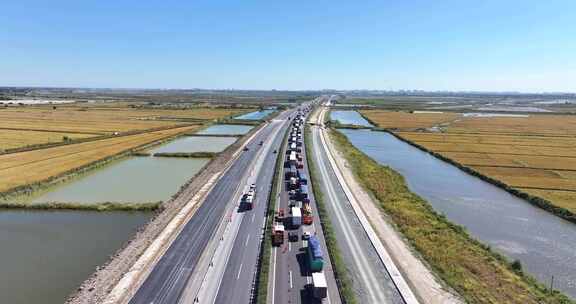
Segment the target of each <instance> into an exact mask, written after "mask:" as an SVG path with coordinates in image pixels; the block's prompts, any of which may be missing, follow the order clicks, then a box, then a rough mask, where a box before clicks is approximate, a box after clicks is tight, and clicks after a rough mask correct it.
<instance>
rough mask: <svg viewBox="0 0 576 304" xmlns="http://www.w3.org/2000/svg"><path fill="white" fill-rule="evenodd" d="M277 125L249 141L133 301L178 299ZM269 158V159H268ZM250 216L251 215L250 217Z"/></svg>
mask: <svg viewBox="0 0 576 304" xmlns="http://www.w3.org/2000/svg"><path fill="white" fill-rule="evenodd" d="M287 115H289V113H282V114H280V115H279V116H278V117H277V119H282V118H284V117H285V116H287ZM278 126H279V124H274V123H271V124H269V125H267V126H265V127H264V128H263V129H262V130H261V131H260V132H259V133H258V134H257V135H256V136H255V137H254V138H253V139H252V140H251V142H250V143H248V147H249V150H248V151H245V152H243V153H242V154H241V155H240V156H239V157H238V159H237V160H236V161H235V162H234V163H233V164H232V166H231V167H230V168H229V169H228V170H227V171H226V172H225V173H224V175H223V176H222V177H221V178H220V180H219V181H218V182H217V183H216V185H215V186H214V188H213V189H212V191H210V193H209V194H208V195H207V196H206V199H205V200H204V202H203V203H202V205H201V206H200V207H199V208H198V210H197V211H196V213H195V214H194V216H193V217H192V218H191V219H190V221H188V223H186V225H185V226H184V227H183V229H182V231H181V232H180V234H179V235H178V236H177V238H176V239H175V240H174V242H173V243H172V244H171V245H170V247H169V248H168V250H167V251H166V252H165V254H164V255H163V256H162V257H161V258H160V260H159V261H158V263H157V264H156V265H155V266H154V268H153V270H152V272H151V273H150V275H149V276H148V277H147V278H146V280H145V281H144V283H143V284H142V285H141V286H140V288H139V289H138V290H137V292H136V293H135V294H134V296H133V297H132V299H131V300H130V303H132V304H143V303H147V304H148V303H149V304H152V303H153V304H162V303H165V304H168V303H170V304H174V303H178V302H179V299H180V297H181V295H182V293H183V290H184V289H185V287H186V285H187V282H188V280H189V278H190V276H191V275H192V273H193V272H194V271H195V270H196V268H197V266H198V261H199V259H200V257H201V255H202V253H203V252H204V250H205V249H206V247H207V244H208V242H209V241H210V239H211V238H212V237H213V236H214V234H215V231H216V229H217V228H218V226H219V224H220V223H221V222H222V220H223V218H224V216H225V210H226V209H227V207H228V206H229V204H233V203H235V202H234V194H235V193H236V192H237V190H238V189H239V187H241V186H243V185H241V184H240V183H241V181H242V180H243V179H245V177H246V175H247V174H250V172H249V168H250V167H251V165H252V162H253V160H254V158H255V156H256V153H257V151H258V145H257V143H259V142H260V141H267V140H275V139H274V138H270V136H271V134H281V133H280V132H276V133H275V132H273V131H274V128H277V127H278ZM277 136H281V135H277ZM267 161H268V162H269V161H270V160H269V159H267ZM264 167H265V166H264ZM271 168H273V165H272V166H271ZM263 171H266V170H263ZM261 191H263V189H261ZM268 191H269V189H268ZM257 212H258V211H257ZM255 214H257V213H255ZM262 216H263V213H262V212H261V213H260V217H262ZM248 218H249V219H250V217H248ZM238 303H240V302H238Z"/></svg>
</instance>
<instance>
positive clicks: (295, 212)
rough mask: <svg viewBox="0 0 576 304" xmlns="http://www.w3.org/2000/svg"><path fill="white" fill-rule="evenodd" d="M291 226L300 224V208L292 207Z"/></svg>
mask: <svg viewBox="0 0 576 304" xmlns="http://www.w3.org/2000/svg"><path fill="white" fill-rule="evenodd" d="M291 213H292V226H293V227H299V226H300V225H302V211H301V210H300V208H297V207H292V212H291Z"/></svg>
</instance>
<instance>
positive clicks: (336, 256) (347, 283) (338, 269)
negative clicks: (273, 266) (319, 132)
mask: <svg viewBox="0 0 576 304" xmlns="http://www.w3.org/2000/svg"><path fill="white" fill-rule="evenodd" d="M304 132H305V136H304V141H305V145H306V155H307V156H308V157H307V161H308V169H309V170H310V179H311V183H312V191H313V192H314V198H315V199H316V206H317V207H318V216H319V217H320V224H321V225H322V230H323V231H324V239H325V240H326V246H327V247H328V254H329V255H330V260H331V262H332V268H333V270H334V276H335V277H336V283H337V284H338V290H339V291H340V297H341V299H342V302H343V303H348V304H353V303H358V300H357V299H356V294H355V293H354V290H353V289H352V280H351V279H350V275H349V273H348V269H347V268H346V263H345V262H344V259H343V258H342V256H341V255H340V248H339V247H338V241H337V239H336V234H335V232H334V228H332V222H331V221H330V217H329V216H328V213H327V211H326V205H325V202H324V195H323V193H322V191H320V181H319V180H318V172H317V169H316V164H315V163H314V161H313V160H312V155H313V153H312V150H311V149H312V143H311V139H310V138H311V136H312V133H311V131H310V127H309V126H306V129H305V131H304Z"/></svg>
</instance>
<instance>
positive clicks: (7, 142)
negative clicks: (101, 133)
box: [0, 130, 96, 151]
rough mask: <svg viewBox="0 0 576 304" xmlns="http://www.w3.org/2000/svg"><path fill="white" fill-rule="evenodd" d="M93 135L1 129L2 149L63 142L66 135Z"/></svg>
mask: <svg viewBox="0 0 576 304" xmlns="http://www.w3.org/2000/svg"><path fill="white" fill-rule="evenodd" d="M93 136H96V135H93V134H82V133H61V132H43V131H26V130H0V151H1V150H6V149H13V148H19V147H25V146H31V145H36V144H45V143H56V142H62V141H63V140H64V137H67V138H70V139H80V138H86V137H93Z"/></svg>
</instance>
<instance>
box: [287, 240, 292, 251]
mask: <svg viewBox="0 0 576 304" xmlns="http://www.w3.org/2000/svg"><path fill="white" fill-rule="evenodd" d="M288 251H292V243H290V241H288Z"/></svg>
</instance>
